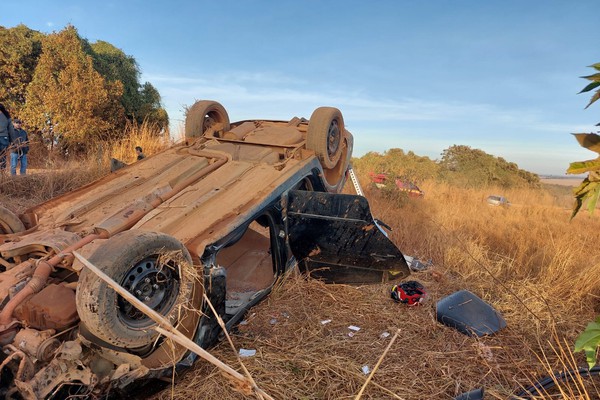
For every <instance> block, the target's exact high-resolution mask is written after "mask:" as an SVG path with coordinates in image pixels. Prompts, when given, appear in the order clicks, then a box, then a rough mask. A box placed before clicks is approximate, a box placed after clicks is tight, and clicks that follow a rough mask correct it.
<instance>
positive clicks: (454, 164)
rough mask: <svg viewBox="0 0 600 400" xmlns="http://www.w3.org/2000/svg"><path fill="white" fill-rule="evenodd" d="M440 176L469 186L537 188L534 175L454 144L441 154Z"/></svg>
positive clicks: (512, 164) (492, 157) (480, 152)
mask: <svg viewBox="0 0 600 400" xmlns="http://www.w3.org/2000/svg"><path fill="white" fill-rule="evenodd" d="M439 164H440V167H441V170H440V177H441V178H442V179H443V180H446V181H449V182H453V183H457V184H459V185H463V186H468V187H486V186H490V185H494V186H501V187H505V188H508V187H539V185H540V180H539V177H538V176H537V175H536V174H533V173H531V172H528V171H525V170H522V169H519V167H518V166H517V164H515V163H512V162H508V161H506V160H505V159H504V158H502V157H494V156H493V155H491V154H487V153H486V152H484V151H483V150H479V149H472V148H471V147H469V146H464V145H454V146H450V147H449V148H447V149H445V150H444V151H443V152H442V159H441V160H440V163H439Z"/></svg>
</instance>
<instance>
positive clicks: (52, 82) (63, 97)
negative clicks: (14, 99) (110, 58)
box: [24, 26, 125, 146]
mask: <svg viewBox="0 0 600 400" xmlns="http://www.w3.org/2000/svg"><path fill="white" fill-rule="evenodd" d="M84 44H85V43H84V42H83V41H82V40H81V38H80V37H79V35H78V33H77V30H76V29H75V28H74V27H73V26H67V27H66V28H65V29H64V30H62V31H60V32H58V33H53V34H50V35H48V36H47V37H45V38H44V40H43V41H42V53H41V56H40V58H39V62H38V64H37V67H36V69H35V72H34V75H33V79H32V81H31V83H30V84H29V86H28V87H27V94H26V96H27V100H26V105H25V109H24V113H25V118H26V119H27V121H28V125H29V126H32V127H34V129H35V130H37V131H40V132H43V133H46V134H47V135H49V136H50V137H49V138H48V139H50V140H51V143H52V144H54V143H55V142H62V143H61V144H62V145H66V146H72V145H76V144H78V145H80V146H81V145H82V146H86V145H89V144H91V143H92V142H93V141H94V140H106V139H108V138H115V137H118V136H119V135H120V134H121V133H122V131H123V129H122V128H123V126H124V121H125V119H124V113H123V107H122V106H121V104H120V98H121V95H122V93H123V84H122V83H121V82H120V81H113V82H109V81H107V80H105V79H104V78H103V77H102V75H100V74H99V73H98V72H97V71H96V70H95V69H94V67H93V63H92V58H91V56H89V55H88V54H86V53H85V52H84V50H83V48H84Z"/></svg>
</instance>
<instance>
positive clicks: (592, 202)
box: [586, 184, 600, 215]
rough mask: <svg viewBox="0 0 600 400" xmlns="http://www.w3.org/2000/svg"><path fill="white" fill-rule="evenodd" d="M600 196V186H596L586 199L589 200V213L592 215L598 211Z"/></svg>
mask: <svg viewBox="0 0 600 400" xmlns="http://www.w3.org/2000/svg"><path fill="white" fill-rule="evenodd" d="M598 196H600V185H599V184H596V187H595V188H594V189H593V190H590V191H589V192H588V194H587V195H586V197H587V198H588V200H587V201H588V212H589V213H590V215H591V214H593V213H594V210H595V209H596V203H597V202H598Z"/></svg>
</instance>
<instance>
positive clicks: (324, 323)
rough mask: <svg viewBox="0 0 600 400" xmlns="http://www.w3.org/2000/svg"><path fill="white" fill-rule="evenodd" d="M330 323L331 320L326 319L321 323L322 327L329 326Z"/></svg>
mask: <svg viewBox="0 0 600 400" xmlns="http://www.w3.org/2000/svg"><path fill="white" fill-rule="evenodd" d="M330 322H331V320H330V319H324V320H323V321H321V325H327V324H328V323H330Z"/></svg>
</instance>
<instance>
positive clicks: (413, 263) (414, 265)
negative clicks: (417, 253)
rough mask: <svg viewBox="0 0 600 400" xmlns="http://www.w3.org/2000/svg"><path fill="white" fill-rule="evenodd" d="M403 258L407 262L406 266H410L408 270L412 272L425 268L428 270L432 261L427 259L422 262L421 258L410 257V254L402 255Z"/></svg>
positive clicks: (421, 270)
mask: <svg viewBox="0 0 600 400" xmlns="http://www.w3.org/2000/svg"><path fill="white" fill-rule="evenodd" d="M404 259H405V260H406V263H407V264H408V268H410V270H411V271H412V272H423V271H425V270H428V269H429V267H431V266H432V265H433V262H432V261H431V260H428V261H427V262H425V263H424V262H423V261H421V260H418V259H416V258H415V257H411V256H406V255H405V256H404Z"/></svg>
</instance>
